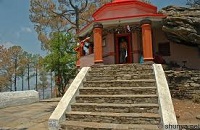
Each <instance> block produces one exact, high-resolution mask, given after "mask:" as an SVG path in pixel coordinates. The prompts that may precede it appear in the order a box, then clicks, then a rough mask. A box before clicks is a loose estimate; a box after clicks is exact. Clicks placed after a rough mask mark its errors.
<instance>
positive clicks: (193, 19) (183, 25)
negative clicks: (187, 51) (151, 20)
mask: <svg viewBox="0 0 200 130" xmlns="http://www.w3.org/2000/svg"><path fill="white" fill-rule="evenodd" d="M160 12H161V13H163V14H166V15H167V17H166V18H165V19H164V20H163V31H164V32H165V33H166V35H167V38H168V39H169V40H170V41H172V42H175V43H179V44H185V45H189V46H196V47H199V48H200V8H198V9H195V8H186V7H176V6H167V7H165V8H163V9H162V10H161V11H160Z"/></svg>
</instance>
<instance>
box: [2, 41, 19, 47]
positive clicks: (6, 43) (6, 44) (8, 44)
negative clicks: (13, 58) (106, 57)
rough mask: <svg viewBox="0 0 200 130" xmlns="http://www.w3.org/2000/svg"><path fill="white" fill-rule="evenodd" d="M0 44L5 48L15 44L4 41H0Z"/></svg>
mask: <svg viewBox="0 0 200 130" xmlns="http://www.w3.org/2000/svg"><path fill="white" fill-rule="evenodd" d="M0 44H1V45H3V46H4V47H5V48H9V47H11V46H14V45H15V44H13V43H12V42H4V43H0Z"/></svg>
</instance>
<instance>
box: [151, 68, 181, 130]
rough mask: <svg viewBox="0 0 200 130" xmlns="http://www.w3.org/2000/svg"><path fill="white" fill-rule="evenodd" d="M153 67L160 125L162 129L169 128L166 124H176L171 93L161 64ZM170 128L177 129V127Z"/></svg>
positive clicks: (166, 129)
mask: <svg viewBox="0 0 200 130" xmlns="http://www.w3.org/2000/svg"><path fill="white" fill-rule="evenodd" d="M153 69H154V73H155V78H156V85H157V91H158V97H159V106H160V114H161V116H162V117H161V119H162V122H161V124H160V125H161V127H162V129H163V130H169V129H168V125H177V120H176V114H175V112H174V106H173V103H172V99H171V94H170V91H169V87H168V83H167V80H166V77H165V73H164V71H163V68H162V66H161V65H160V64H153ZM170 130H178V128H177V129H170Z"/></svg>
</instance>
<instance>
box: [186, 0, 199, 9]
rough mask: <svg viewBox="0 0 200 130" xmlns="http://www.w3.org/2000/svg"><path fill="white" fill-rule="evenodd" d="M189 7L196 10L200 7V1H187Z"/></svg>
mask: <svg viewBox="0 0 200 130" xmlns="http://www.w3.org/2000/svg"><path fill="white" fill-rule="evenodd" d="M187 5H189V6H191V7H195V8H199V7H200V0H187Z"/></svg>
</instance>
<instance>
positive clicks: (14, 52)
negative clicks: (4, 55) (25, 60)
mask: <svg viewBox="0 0 200 130" xmlns="http://www.w3.org/2000/svg"><path fill="white" fill-rule="evenodd" d="M8 51H9V52H10V54H11V55H10V56H11V57H10V62H11V63H12V64H13V66H14V90H15V91H17V77H18V74H19V71H18V67H19V57H20V56H21V55H22V52H23V50H22V48H21V47H20V46H12V47H10V48H9V49H8Z"/></svg>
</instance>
